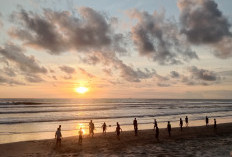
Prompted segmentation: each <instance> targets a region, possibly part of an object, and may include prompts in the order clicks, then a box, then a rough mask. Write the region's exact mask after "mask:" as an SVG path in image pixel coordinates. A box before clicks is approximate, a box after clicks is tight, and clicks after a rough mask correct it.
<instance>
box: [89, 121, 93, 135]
mask: <svg viewBox="0 0 232 157" xmlns="http://www.w3.org/2000/svg"><path fill="white" fill-rule="evenodd" d="M90 135H92V137H93V135H94V123H93V121H92V120H90V122H89V136H90Z"/></svg>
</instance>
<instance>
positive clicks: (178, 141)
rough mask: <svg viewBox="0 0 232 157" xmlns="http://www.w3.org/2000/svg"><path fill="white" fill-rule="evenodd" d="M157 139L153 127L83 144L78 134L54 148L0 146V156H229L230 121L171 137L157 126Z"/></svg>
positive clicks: (46, 143)
mask: <svg viewBox="0 0 232 157" xmlns="http://www.w3.org/2000/svg"><path fill="white" fill-rule="evenodd" d="M122 129H123V128H122ZM159 139H160V141H157V140H156V138H155V131H154V130H139V133H138V136H134V132H133V131H125V132H122V133H121V140H117V138H116V133H114V132H111V133H107V134H106V135H103V134H95V136H94V137H93V138H91V137H89V136H88V135H84V139H83V144H82V145H79V144H78V136H75V137H66V138H63V139H62V147H61V148H55V139H50V140H40V141H25V142H17V143H9V144H1V145H0V157H8V156H9V157H21V156H31V157H40V156H41V157H42V156H47V157H52V156H57V157H71V156H99V157H101V156H160V157H161V156H201V157H202V156H230V155H231V154H230V153H231V152H232V123H226V124H219V125H218V126H217V129H216V130H215V129H214V128H213V126H208V127H206V126H198V127H184V128H183V131H182V132H181V131H180V128H172V135H171V137H169V136H168V132H167V129H160V138H159Z"/></svg>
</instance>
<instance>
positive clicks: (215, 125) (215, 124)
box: [213, 119, 217, 129]
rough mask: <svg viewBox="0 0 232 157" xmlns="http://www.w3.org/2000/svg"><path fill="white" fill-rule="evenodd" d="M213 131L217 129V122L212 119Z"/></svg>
mask: <svg viewBox="0 0 232 157" xmlns="http://www.w3.org/2000/svg"><path fill="white" fill-rule="evenodd" d="M213 127H214V129H217V122H216V119H214V125H213Z"/></svg>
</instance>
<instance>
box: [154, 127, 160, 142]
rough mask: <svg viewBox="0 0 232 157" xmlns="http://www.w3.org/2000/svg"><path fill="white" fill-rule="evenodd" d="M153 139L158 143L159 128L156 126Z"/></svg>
mask: <svg viewBox="0 0 232 157" xmlns="http://www.w3.org/2000/svg"><path fill="white" fill-rule="evenodd" d="M155 138H156V139H157V141H159V128H158V126H157V127H156V128H155Z"/></svg>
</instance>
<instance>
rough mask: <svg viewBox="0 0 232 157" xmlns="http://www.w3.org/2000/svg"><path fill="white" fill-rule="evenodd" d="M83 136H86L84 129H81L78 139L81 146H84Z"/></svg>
mask: <svg viewBox="0 0 232 157" xmlns="http://www.w3.org/2000/svg"><path fill="white" fill-rule="evenodd" d="M83 134H84V132H83V130H82V128H80V130H79V139H78V143H79V144H80V145H82V139H83Z"/></svg>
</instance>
